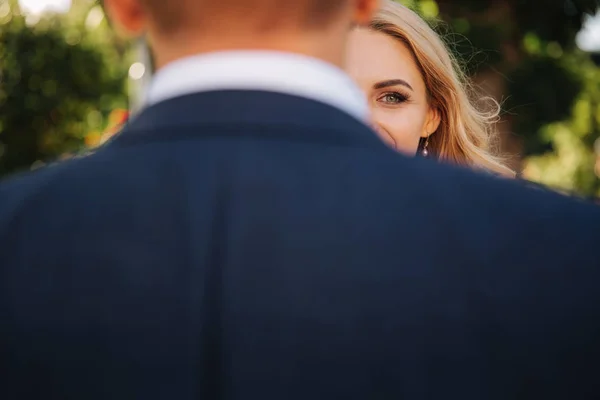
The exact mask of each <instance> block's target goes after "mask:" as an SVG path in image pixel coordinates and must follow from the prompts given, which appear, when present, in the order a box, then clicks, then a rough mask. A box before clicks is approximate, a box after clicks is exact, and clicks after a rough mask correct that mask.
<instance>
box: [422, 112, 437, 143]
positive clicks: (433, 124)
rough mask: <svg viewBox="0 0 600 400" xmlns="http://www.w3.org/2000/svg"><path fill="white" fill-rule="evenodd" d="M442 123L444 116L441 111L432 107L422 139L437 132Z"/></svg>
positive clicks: (428, 113)
mask: <svg viewBox="0 0 600 400" xmlns="http://www.w3.org/2000/svg"><path fill="white" fill-rule="evenodd" d="M441 121H442V115H441V113H440V110H438V109H437V108H436V107H430V108H429V111H428V112H427V120H426V121H425V126H424V127H423V134H422V135H421V137H429V135H431V134H432V133H434V132H435V131H437V129H438V127H439V126H440V123H441Z"/></svg>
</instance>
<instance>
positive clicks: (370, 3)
mask: <svg viewBox="0 0 600 400" xmlns="http://www.w3.org/2000/svg"><path fill="white" fill-rule="evenodd" d="M354 3H355V6H354V23H355V24H356V25H359V26H367V25H369V23H370V22H371V20H372V19H373V17H374V16H375V13H376V12H377V10H379V7H380V0H354Z"/></svg>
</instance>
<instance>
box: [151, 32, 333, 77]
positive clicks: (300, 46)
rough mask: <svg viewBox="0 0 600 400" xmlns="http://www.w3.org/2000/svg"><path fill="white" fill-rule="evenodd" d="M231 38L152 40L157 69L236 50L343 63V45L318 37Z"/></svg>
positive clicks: (240, 36)
mask: <svg viewBox="0 0 600 400" xmlns="http://www.w3.org/2000/svg"><path fill="white" fill-rule="evenodd" d="M232 36H234V38H232V39H227V38H224V37H222V36H211V35H206V36H203V37H201V36H200V37H199V36H194V37H192V38H189V37H187V38H177V39H176V40H173V39H170V40H168V41H161V40H152V42H153V48H154V55H155V63H156V64H155V65H156V68H157V69H161V68H162V67H164V66H165V65H167V64H170V63H171V62H173V61H176V60H179V59H182V58H185V57H189V56H194V55H198V54H205V53H213V52H219V51H235V50H246V51H248V50H250V51H252V50H260V51H278V52H287V53H295V54H300V55H304V56H309V57H313V58H318V59H321V60H323V61H325V62H328V63H330V64H333V65H336V66H338V67H341V65H342V60H343V59H344V54H343V49H344V48H345V46H344V43H339V42H338V43H328V42H327V41H325V40H323V37H322V36H319V35H315V37H311V36H310V35H303V36H302V37H298V35H286V34H281V35H277V36H273V35H270V36H268V37H255V36H247V37H244V36H243V35H232Z"/></svg>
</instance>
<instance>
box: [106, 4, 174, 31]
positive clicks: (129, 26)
mask: <svg viewBox="0 0 600 400" xmlns="http://www.w3.org/2000/svg"><path fill="white" fill-rule="evenodd" d="M165 1H167V0H165ZM104 9H105V10H106V13H107V15H108V17H109V18H110V20H111V21H112V22H113V23H114V24H115V26H116V27H117V28H118V29H119V30H120V31H122V32H123V33H124V34H126V35H128V36H140V35H142V34H143V33H144V31H145V30H146V23H147V18H148V16H147V13H146V9H145V8H144V7H143V6H142V4H141V2H140V0H104Z"/></svg>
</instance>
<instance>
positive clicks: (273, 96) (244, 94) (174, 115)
mask: <svg viewBox="0 0 600 400" xmlns="http://www.w3.org/2000/svg"><path fill="white" fill-rule="evenodd" d="M274 128H276V129H274ZM223 136H244V137H255V138H258V137H263V138H269V139H277V140H292V141H304V142H319V143H327V144H339V145H354V146H363V147H364V146H366V147H375V148H379V149H381V148H385V145H384V144H383V142H382V141H381V140H380V139H379V138H378V137H377V135H376V134H375V133H374V132H373V131H372V130H371V129H369V128H368V127H367V126H366V125H365V124H364V123H362V122H361V121H358V120H357V119H355V118H353V117H352V116H350V115H349V114H347V113H345V112H343V111H340V110H338V109H337V108H334V107H332V106H330V105H327V104H324V103H320V102H318V101H314V100H309V99H305V98H301V97H297V96H293V95H288V94H282V93H273V92H262V91H245V90H223V91H214V92H201V93H195V94H191V95H186V96H181V97H177V98H173V99H170V100H166V101H163V102H160V103H157V104H155V105H153V106H150V107H148V108H147V109H145V110H144V111H142V112H141V114H139V115H137V116H135V117H133V118H132V120H131V121H130V122H129V123H128V125H127V127H126V128H125V129H124V130H123V132H121V133H120V134H119V135H117V136H116V137H115V138H114V140H113V141H112V143H114V145H127V144H134V143H145V142H149V141H157V140H158V141H165V140H167V141H169V140H178V139H181V138H182V137H195V138H200V137H213V138H214V137H223Z"/></svg>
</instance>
